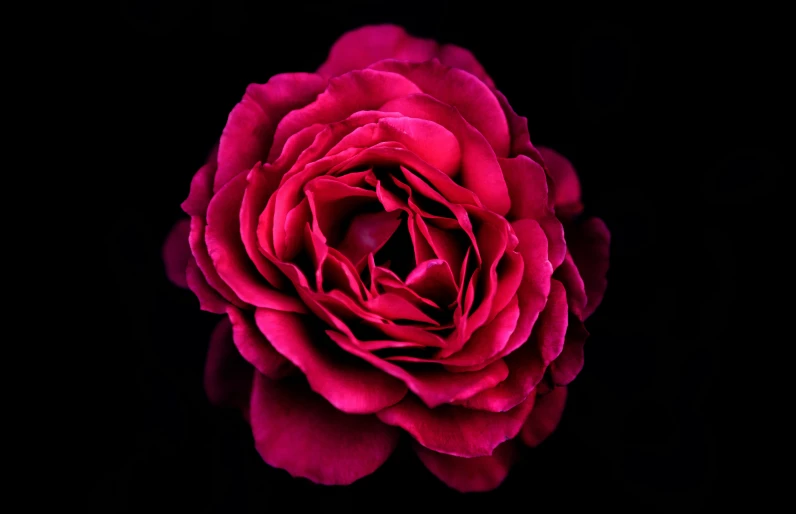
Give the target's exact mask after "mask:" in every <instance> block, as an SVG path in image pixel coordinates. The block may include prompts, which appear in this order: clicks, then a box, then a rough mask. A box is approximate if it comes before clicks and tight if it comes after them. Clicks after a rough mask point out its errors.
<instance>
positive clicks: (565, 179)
mask: <svg viewBox="0 0 796 514" xmlns="http://www.w3.org/2000/svg"><path fill="white" fill-rule="evenodd" d="M539 153H541V154H542V158H543V159H544V163H545V166H546V167H547V171H548V172H550V177H551V178H552V179H553V183H554V184H555V189H554V191H553V192H554V195H555V196H554V203H555V207H556V214H557V215H558V216H559V217H562V218H571V217H573V216H575V215H577V214H579V213H580V212H581V211H582V210H583V205H582V204H581V203H580V180H578V175H577V173H575V168H573V167H572V163H570V162H569V160H567V158H566V157H564V156H563V155H561V154H560V153H558V152H556V151H555V150H552V149H550V148H545V147H542V146H540V147H539Z"/></svg>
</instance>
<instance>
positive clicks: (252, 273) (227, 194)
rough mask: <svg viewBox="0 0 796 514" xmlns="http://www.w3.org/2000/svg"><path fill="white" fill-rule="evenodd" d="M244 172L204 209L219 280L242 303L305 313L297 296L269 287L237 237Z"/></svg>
mask: <svg viewBox="0 0 796 514" xmlns="http://www.w3.org/2000/svg"><path fill="white" fill-rule="evenodd" d="M246 184H247V182H246V175H244V174H241V175H238V176H237V177H235V178H234V179H232V180H231V181H229V182H228V183H227V184H226V185H225V186H224V187H223V188H221V190H220V191H219V192H218V193H217V194H216V195H215V196H214V197H213V199H212V200H211V201H210V205H209V206H208V208H207V228H206V230H205V241H206V242H207V250H208V252H209V254H210V258H211V259H212V260H213V265H214V267H215V269H216V271H217V272H218V275H219V276H220V277H221V279H222V280H224V282H225V283H226V284H227V285H228V286H229V287H230V289H232V290H233V291H234V292H235V294H236V295H237V296H238V297H239V298H240V299H241V300H243V301H244V302H247V303H249V304H251V305H254V306H256V307H267V308H271V309H278V310H285V311H290V312H306V308H305V307H304V305H303V304H302V303H301V301H299V300H298V299H297V298H294V297H290V296H287V295H286V294H284V293H281V292H278V291H276V290H274V289H272V288H271V287H270V286H269V285H268V284H267V283H265V281H264V280H263V278H262V277H261V276H260V275H259V273H258V272H257V269H256V268H255V267H254V265H253V264H252V262H251V260H249V258H248V255H247V254H246V249H245V248H244V246H243V242H242V241H241V238H240V217H239V212H240V205H241V201H242V200H243V193H244V191H245V189H246Z"/></svg>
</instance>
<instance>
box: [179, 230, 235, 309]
mask: <svg viewBox="0 0 796 514" xmlns="http://www.w3.org/2000/svg"><path fill="white" fill-rule="evenodd" d="M206 231H207V227H206V225H205V221H204V218H202V217H200V216H192V217H191V233H190V234H189V236H188V243H189V244H190V246H191V252H192V253H193V256H194V259H195V261H196V264H197V266H198V268H199V269H200V270H201V272H202V275H204V278H205V283H206V284H208V285H209V286H210V287H211V288H212V289H213V290H214V291H216V292H217V293H218V294H219V295H221V297H222V298H223V299H224V300H226V302H230V303H233V304H235V305H237V306H238V307H245V306H246V304H245V303H244V302H243V301H241V299H240V298H238V295H236V294H235V292H234V291H233V290H232V289H230V287H229V286H228V285H227V283H226V282H224V281H223V280H222V279H221V277H219V276H218V272H217V271H216V268H215V267H214V266H213V259H211V258H210V254H209V253H208V251H207V244H206V243H205V235H206ZM200 301H201V299H200ZM224 312H226V311H225V310H222V312H221V314H223V313H224Z"/></svg>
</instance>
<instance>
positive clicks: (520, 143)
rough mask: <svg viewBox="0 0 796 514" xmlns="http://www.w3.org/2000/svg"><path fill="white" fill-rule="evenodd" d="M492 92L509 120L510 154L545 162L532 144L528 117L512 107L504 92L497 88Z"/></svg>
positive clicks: (541, 162)
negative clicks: (520, 114) (519, 113)
mask: <svg viewBox="0 0 796 514" xmlns="http://www.w3.org/2000/svg"><path fill="white" fill-rule="evenodd" d="M492 92H493V93H494V94H495V97H496V98H497V100H498V102H499V103H500V108H501V109H503V114H504V115H505V116H506V120H507V121H508V125H509V133H510V134H511V151H510V153H509V156H510V157H515V156H517V155H525V156H527V157H530V158H531V159H533V160H534V161H536V162H538V163H539V164H544V161H543V160H542V156H541V154H540V153H539V151H538V150H537V149H536V148H535V147H534V146H533V144H531V138H530V135H529V134H528V119H527V118H525V117H524V116H519V115H518V114H517V113H516V112H514V109H512V108H511V105H509V101H508V100H506V97H505V96H504V95H503V93H501V92H500V91H498V90H497V89H492Z"/></svg>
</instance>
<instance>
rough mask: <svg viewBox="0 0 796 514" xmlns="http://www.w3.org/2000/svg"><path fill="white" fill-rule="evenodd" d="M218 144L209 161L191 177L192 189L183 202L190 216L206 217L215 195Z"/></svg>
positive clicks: (184, 208)
mask: <svg viewBox="0 0 796 514" xmlns="http://www.w3.org/2000/svg"><path fill="white" fill-rule="evenodd" d="M217 160H218V146H216V147H215V148H213V151H212V152H211V153H210V157H209V158H208V161H207V163H206V164H205V165H204V166H202V167H201V168H199V171H197V172H196V174H195V175H194V176H193V178H192V179H191V190H190V192H189V193H188V198H186V199H185V201H184V202H182V205H181V206H180V207H182V210H183V211H184V212H185V213H186V214H187V215H189V216H201V217H204V216H205V213H206V212H207V205H208V204H209V203H210V199H211V198H212V197H213V179H214V178H215V176H216V168H217V167H218V163H217Z"/></svg>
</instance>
